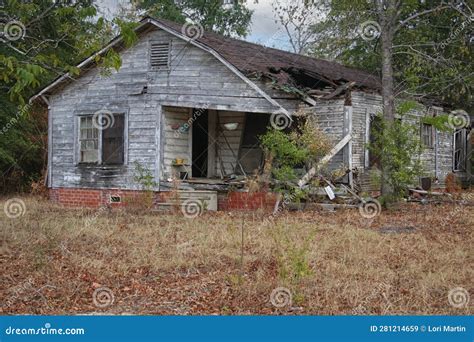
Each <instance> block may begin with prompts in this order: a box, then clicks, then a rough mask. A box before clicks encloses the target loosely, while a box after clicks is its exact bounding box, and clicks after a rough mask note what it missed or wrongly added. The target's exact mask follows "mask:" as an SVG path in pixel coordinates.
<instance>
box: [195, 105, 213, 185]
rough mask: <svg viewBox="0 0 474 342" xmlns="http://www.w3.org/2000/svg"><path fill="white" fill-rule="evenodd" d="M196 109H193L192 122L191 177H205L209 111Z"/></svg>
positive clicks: (206, 172) (206, 174)
mask: <svg viewBox="0 0 474 342" xmlns="http://www.w3.org/2000/svg"><path fill="white" fill-rule="evenodd" d="M197 110H198V111H199V112H198V113H197V112H196V111H197ZM197 110H196V109H194V110H193V118H195V120H194V121H193V123H192V163H191V169H192V177H193V178H207V176H208V169H209V165H208V154H209V112H208V111H207V110H204V111H203V110H202V109H197ZM197 114H200V115H197Z"/></svg>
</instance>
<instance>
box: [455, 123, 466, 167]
mask: <svg viewBox="0 0 474 342" xmlns="http://www.w3.org/2000/svg"><path fill="white" fill-rule="evenodd" d="M466 136H467V130H466V129H460V130H457V131H456V132H454V151H453V154H454V155H453V171H465V170H466V161H467V158H466V151H467V148H466V147H467V139H466Z"/></svg>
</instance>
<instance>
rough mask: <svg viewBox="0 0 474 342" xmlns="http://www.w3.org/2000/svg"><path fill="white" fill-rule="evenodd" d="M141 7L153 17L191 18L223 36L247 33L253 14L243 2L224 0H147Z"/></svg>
mask: <svg viewBox="0 0 474 342" xmlns="http://www.w3.org/2000/svg"><path fill="white" fill-rule="evenodd" d="M138 7H139V8H141V9H144V10H145V11H146V12H147V13H148V14H149V15H151V16H154V17H157V18H163V19H168V20H172V21H175V22H178V23H185V21H186V18H189V19H191V20H192V21H194V22H197V23H199V24H200V25H202V27H203V29H204V30H206V31H214V32H217V33H219V34H223V35H237V36H246V35H247V33H248V27H249V25H250V19H251V17H252V11H251V10H249V9H248V8H247V7H245V4H244V3H243V2H240V1H234V3H233V4H232V5H228V6H226V5H223V1H222V0H181V1H174V0H143V1H140V2H139V6H138Z"/></svg>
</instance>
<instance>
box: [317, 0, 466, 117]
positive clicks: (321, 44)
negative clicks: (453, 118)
mask: <svg viewBox="0 0 474 342" xmlns="http://www.w3.org/2000/svg"><path fill="white" fill-rule="evenodd" d="M443 3H448V2H446V1H444V2H443V1H441V0H432V1H419V0H404V1H402V2H401V6H400V8H399V10H400V15H399V17H400V18H405V19H407V18H411V17H413V16H414V15H417V16H416V17H414V18H413V19H410V21H409V23H407V24H406V25H403V26H401V27H400V28H399V29H398V30H397V32H396V34H395V39H394V44H393V63H394V71H395V78H396V81H397V87H396V88H397V89H396V94H395V95H396V96H399V95H402V96H404V97H407V96H409V97H414V98H417V99H424V98H425V99H426V98H431V99H438V100H442V101H443V102H444V103H446V104H448V105H451V106H452V107H454V108H462V109H465V110H472V109H473V108H474V102H473V100H474V99H473V94H472V90H473V89H472V85H473V84H474V74H473V70H474V64H473V63H474V58H473V56H472V52H473V50H472V34H473V22H472V18H473V17H472V15H473V13H472V12H470V11H471V9H470V8H469V7H468V6H467V5H466V3H467V2H463V1H457V2H451V3H452V6H448V5H446V6H443ZM374 6H375V5H374V2H373V1H366V0H331V1H328V2H327V6H326V8H325V11H326V13H327V16H326V17H325V20H323V21H321V22H319V23H318V24H317V25H316V26H315V28H314V31H315V34H316V35H317V37H318V39H317V40H316V44H314V45H313V47H312V50H311V51H312V54H313V55H315V56H318V57H323V58H328V59H334V60H338V61H340V62H342V63H344V64H347V65H351V66H354V67H358V68H363V69H366V70H368V71H370V72H373V73H380V72H381V67H382V65H381V45H380V36H379V33H380V32H377V31H378V29H379V28H380V27H377V25H372V26H371V27H368V24H367V22H368V21H374V22H377V17H376V15H375V11H374V8H375V7H374ZM438 6H440V9H439V10H437V11H434V12H430V13H426V14H423V15H420V14H422V13H425V12H426V11H429V10H432V9H434V8H436V7H438ZM471 7H472V6H471ZM364 24H365V25H364ZM376 24H380V23H376ZM364 28H367V30H366V31H365V33H364V32H363V29H364ZM371 28H372V29H374V30H373V31H372V32H371V31H370V29H371ZM364 38H365V39H364ZM372 38H373V39H372Z"/></svg>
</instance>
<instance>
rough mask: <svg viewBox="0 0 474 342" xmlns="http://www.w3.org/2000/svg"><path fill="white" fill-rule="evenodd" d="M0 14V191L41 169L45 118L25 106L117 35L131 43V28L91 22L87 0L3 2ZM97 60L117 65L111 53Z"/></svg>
mask: <svg viewBox="0 0 474 342" xmlns="http://www.w3.org/2000/svg"><path fill="white" fill-rule="evenodd" d="M1 10H2V11H1V12H0V20H1V29H2V32H3V33H4V34H3V36H2V37H1V41H0V79H1V85H0V87H1V91H0V171H1V174H0V192H5V191H9V190H17V191H18V190H24V189H25V187H26V186H27V185H28V183H29V181H30V180H31V179H37V178H38V177H40V176H41V172H42V169H44V165H45V160H44V158H45V147H46V140H47V139H46V129H47V120H46V117H47V116H46V115H45V111H44V108H37V107H35V106H30V105H28V104H27V101H28V99H29V98H30V97H31V96H32V95H33V94H34V93H35V92H36V91H37V90H38V89H40V88H41V87H43V86H44V85H46V84H47V83H49V82H50V81H52V80H53V79H55V78H57V77H58V76H60V75H63V74H64V73H66V72H69V75H70V76H71V77H74V76H77V75H78V74H79V70H78V69H77V68H76V67H75V65H77V64H78V63H79V62H80V61H81V60H83V59H84V58H86V57H88V56H89V55H91V53H92V52H95V51H98V50H99V49H100V48H101V47H103V45H104V44H105V42H107V41H109V40H110V39H111V37H112V36H114V35H115V34H117V33H119V32H122V33H123V36H124V41H125V43H127V44H132V43H133V41H134V40H135V39H136V37H135V34H134V31H133V27H134V24H131V23H128V22H125V21H122V20H114V21H107V20H105V19H103V18H99V19H98V21H97V20H94V18H95V19H97V18H96V14H97V11H96V8H95V7H94V6H93V1H92V0H76V1H72V0H62V1H54V0H36V1H18V0H8V1H6V2H4V6H3V7H2V9H1ZM5 32H8V34H5ZM96 62H97V63H98V64H99V65H102V66H103V67H104V68H105V69H106V68H110V67H113V68H115V69H118V68H119V67H120V58H119V57H118V54H117V53H115V52H113V51H111V52H109V53H107V54H106V55H104V56H102V57H98V58H96Z"/></svg>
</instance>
